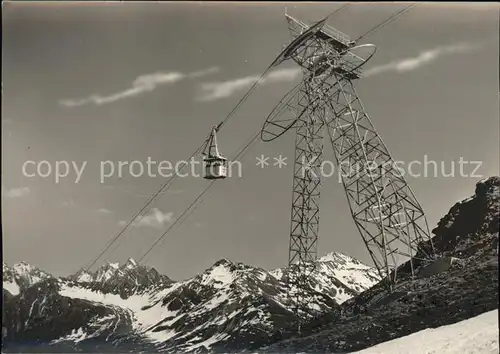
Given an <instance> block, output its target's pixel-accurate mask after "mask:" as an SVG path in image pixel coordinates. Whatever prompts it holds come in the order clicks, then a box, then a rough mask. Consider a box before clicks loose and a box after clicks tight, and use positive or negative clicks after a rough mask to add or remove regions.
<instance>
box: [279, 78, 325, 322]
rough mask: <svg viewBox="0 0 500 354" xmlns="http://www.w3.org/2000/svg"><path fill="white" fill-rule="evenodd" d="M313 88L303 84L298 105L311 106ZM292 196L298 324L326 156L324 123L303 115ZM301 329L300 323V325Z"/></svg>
mask: <svg viewBox="0 0 500 354" xmlns="http://www.w3.org/2000/svg"><path fill="white" fill-rule="evenodd" d="M309 93H310V87H309V86H308V85H304V89H303V91H302V92H301V93H300V95H301V97H302V99H301V100H299V102H300V103H299V104H300V105H303V107H308V106H310V101H309ZM296 124H297V125H296V141H295V160H294V176H293V196H292V210H291V227H290V246H289V259H288V265H289V269H290V270H293V271H292V272H290V273H289V274H290V275H291V276H293V277H294V278H292V279H289V280H288V284H289V286H290V287H289V292H288V295H289V298H290V300H291V304H292V306H293V310H294V312H295V314H296V315H297V318H298V319H299V321H300V320H301V319H302V318H303V317H304V311H305V309H306V308H307V307H308V305H309V303H310V300H311V299H310V297H309V296H310V292H309V291H304V290H303V289H307V287H308V286H309V283H308V279H309V275H310V274H311V272H312V271H314V266H315V262H314V261H316V259H317V243H318V236H319V199H320V184H321V163H322V156H323V128H324V122H323V120H320V119H318V118H317V117H316V116H315V115H313V114H304V115H303V116H302V117H301V118H300V119H299V120H298V121H297V123H296ZM299 328H300V322H299Z"/></svg>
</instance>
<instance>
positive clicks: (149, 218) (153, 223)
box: [118, 208, 174, 229]
mask: <svg viewBox="0 0 500 354" xmlns="http://www.w3.org/2000/svg"><path fill="white" fill-rule="evenodd" d="M173 215H174V214H173V213H163V212H162V211H161V210H159V209H158V208H153V209H151V211H150V212H149V214H147V215H144V216H142V217H139V218H138V219H137V220H136V221H134V222H133V223H132V226H139V227H141V226H142V227H153V228H155V229H161V228H163V226H164V225H165V224H166V223H170V222H172V216H173ZM118 224H119V225H120V226H125V225H126V224H127V221H125V220H121V221H119V222H118Z"/></svg>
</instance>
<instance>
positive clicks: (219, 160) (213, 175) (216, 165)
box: [203, 156, 227, 179]
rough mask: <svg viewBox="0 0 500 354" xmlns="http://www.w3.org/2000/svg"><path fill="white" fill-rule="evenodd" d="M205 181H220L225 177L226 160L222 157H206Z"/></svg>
mask: <svg viewBox="0 0 500 354" xmlns="http://www.w3.org/2000/svg"><path fill="white" fill-rule="evenodd" d="M204 161H205V175H204V176H203V178H205V179H221V178H226V177H227V160H226V159H225V158H224V157H222V156H206V157H205V158H204Z"/></svg>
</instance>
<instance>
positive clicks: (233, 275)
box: [3, 253, 379, 352]
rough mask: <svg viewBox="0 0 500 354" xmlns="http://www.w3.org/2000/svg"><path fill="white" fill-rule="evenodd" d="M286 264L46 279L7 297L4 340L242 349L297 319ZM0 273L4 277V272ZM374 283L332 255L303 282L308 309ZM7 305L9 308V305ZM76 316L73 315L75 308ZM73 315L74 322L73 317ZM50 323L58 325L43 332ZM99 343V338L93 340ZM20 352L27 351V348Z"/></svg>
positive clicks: (370, 273)
mask: <svg viewBox="0 0 500 354" xmlns="http://www.w3.org/2000/svg"><path fill="white" fill-rule="evenodd" d="M289 276H293V272H290V270H288V269H287V268H281V269H277V270H274V271H271V272H267V271H265V270H264V269H261V268H257V267H252V266H248V265H244V264H241V263H233V262H231V261H229V260H227V259H222V260H220V261H218V262H216V263H215V264H214V265H213V266H212V267H210V268H209V269H207V270H205V271H204V272H203V273H201V274H199V275H197V276H195V277H193V278H191V279H188V280H185V281H180V282H173V281H172V280H170V279H169V278H168V277H166V276H163V275H159V274H158V272H157V271H156V270H154V269H153V268H150V267H146V266H143V265H138V264H137V263H136V262H134V261H133V260H131V259H129V260H128V261H127V262H126V263H125V264H123V265H121V266H120V265H119V264H112V263H111V264H106V265H104V266H102V267H101V268H99V269H98V270H97V271H95V272H93V273H87V272H84V271H80V272H78V273H76V274H75V275H73V276H70V277H68V278H60V279H55V278H49V279H47V280H46V281H45V282H41V283H36V284H35V285H34V286H32V287H30V288H27V289H26V290H25V291H22V292H21V293H20V294H19V295H18V296H10V295H15V294H12V293H11V294H8V293H7V294H6V291H9V289H7V288H6V287H5V286H4V294H5V295H7V296H6V297H7V308H8V309H9V311H10V312H9V311H8V312H7V315H5V314H4V317H6V318H5V321H4V326H5V327H4V331H3V332H4V337H5V338H4V342H11V343H13V344H12V345H15V346H16V348H18V349H19V346H18V344H15V343H19V341H21V340H22V341H23V342H26V341H38V342H39V343H40V344H38V346H37V350H40V345H41V343H43V345H45V346H49V347H50V348H51V349H50V350H56V348H60V349H62V350H73V349H75V347H78V348H79V350H82V348H91V349H92V350H96V345H98V348H99V350H106V351H109V350H111V348H110V347H113V349H115V348H117V350H118V349H120V350H125V349H128V348H134V345H137V344H138V343H140V345H141V348H151V349H152V350H155V351H156V350H160V349H161V350H165V351H175V352H179V351H184V352H193V351H200V350H201V351H206V350H208V349H209V348H210V349H211V350H232V351H234V350H243V349H246V348H249V347H254V346H255V347H259V346H261V345H263V344H266V343H271V342H273V341H275V340H276V339H278V338H279V337H280V329H281V328H282V327H284V326H285V324H287V323H290V322H293V320H294V317H293V313H292V312H291V311H289V304H288V297H287V287H286V279H287V278H288V277H289ZM4 279H5V278H4ZM378 281H379V278H378V276H377V273H376V272H375V271H374V270H373V269H371V268H370V267H368V266H366V265H363V264H361V263H360V262H358V261H357V260H355V259H353V258H351V257H348V256H345V255H343V254H339V253H331V254H329V255H327V256H325V257H323V258H321V259H319V260H318V261H317V264H316V271H315V273H314V274H312V275H311V281H310V283H309V287H308V288H307V289H300V290H301V291H311V292H313V293H314V297H313V300H312V301H311V308H314V309H320V311H322V312H324V311H331V310H332V309H333V308H335V307H337V306H339V304H340V303H342V302H344V301H345V300H347V299H349V298H350V297H352V296H355V295H357V294H359V293H360V292H362V291H364V290H366V289H368V288H369V287H371V286H373V285H374V284H376V283H377V282H378ZM9 305H10V306H9ZM77 314H78V315H77ZM75 316H78V318H77V319H76V320H72V321H70V320H69V318H74V317H75ZM47 321H49V323H52V324H53V325H55V326H56V327H57V328H58V329H57V330H54V331H51V332H48V331H47V330H45V328H46V325H47ZM96 343H98V344H96ZM23 350H28V351H29V350H30V349H29V348H23Z"/></svg>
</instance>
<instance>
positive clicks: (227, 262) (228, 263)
mask: <svg viewBox="0 0 500 354" xmlns="http://www.w3.org/2000/svg"><path fill="white" fill-rule="evenodd" d="M232 265H234V263H233V262H231V261H230V260H229V259H227V258H222V259H219V260H218V261H217V262H215V263H214V265H213V266H212V268H215V267H219V266H232Z"/></svg>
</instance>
